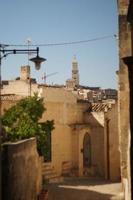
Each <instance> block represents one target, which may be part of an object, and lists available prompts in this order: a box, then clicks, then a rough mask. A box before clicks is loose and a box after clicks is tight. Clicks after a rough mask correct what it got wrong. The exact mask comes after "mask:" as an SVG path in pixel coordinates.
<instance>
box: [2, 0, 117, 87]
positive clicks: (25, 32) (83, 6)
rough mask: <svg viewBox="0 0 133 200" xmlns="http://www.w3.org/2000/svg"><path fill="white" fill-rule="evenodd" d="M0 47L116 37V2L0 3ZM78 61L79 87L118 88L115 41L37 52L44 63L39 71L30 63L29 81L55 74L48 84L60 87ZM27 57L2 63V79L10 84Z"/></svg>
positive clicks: (12, 57) (13, 0) (30, 0)
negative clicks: (74, 63) (44, 75)
mask: <svg viewBox="0 0 133 200" xmlns="http://www.w3.org/2000/svg"><path fill="white" fill-rule="evenodd" d="M0 24H1V26H0V27H1V28H0V43H6V44H26V39H27V38H31V40H32V44H46V43H60V42H72V41H79V40H87V39H93V38H97V37H102V36H108V35H112V36H113V34H117V1H116V0H0ZM13 48H14V47H13ZM74 55H76V57H77V61H78V64H79V71H80V84H82V85H87V86H100V87H102V88H109V87H111V88H116V87H117V81H116V73H115V72H116V70H117V69H118V52H117V41H116V39H115V38H114V37H111V38H108V39H105V40H99V41H93V42H88V43H83V44H76V45H66V46H50V47H40V56H42V57H45V58H46V59H47V61H46V63H44V64H42V68H41V70H40V71H35V70H34V66H33V64H32V63H31V66H32V68H31V73H32V76H33V77H35V78H37V80H38V81H42V80H41V77H42V76H43V73H44V72H46V73H47V74H50V73H54V72H58V73H57V74H55V75H53V76H51V77H48V78H47V83H52V82H53V83H57V84H64V83H65V80H66V79H68V78H70V77H71V62H72V59H73V56H74ZM27 63H28V61H27V55H25V56H23V55H10V56H8V58H6V59H4V60H2V79H14V78H15V77H17V76H18V75H19V71H20V66H21V65H25V64H27Z"/></svg>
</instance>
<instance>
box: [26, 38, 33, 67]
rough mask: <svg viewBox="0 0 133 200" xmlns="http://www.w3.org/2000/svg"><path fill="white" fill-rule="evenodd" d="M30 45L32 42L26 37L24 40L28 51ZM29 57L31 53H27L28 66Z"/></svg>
mask: <svg viewBox="0 0 133 200" xmlns="http://www.w3.org/2000/svg"><path fill="white" fill-rule="evenodd" d="M31 43H32V40H31V38H30V37H28V38H27V39H26V44H27V48H28V50H29V46H30V45H31ZM30 55H31V53H28V65H29V59H30Z"/></svg>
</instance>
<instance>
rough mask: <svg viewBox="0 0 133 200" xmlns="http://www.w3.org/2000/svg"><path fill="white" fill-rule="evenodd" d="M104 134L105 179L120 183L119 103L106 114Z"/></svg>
mask: <svg viewBox="0 0 133 200" xmlns="http://www.w3.org/2000/svg"><path fill="white" fill-rule="evenodd" d="M104 134H105V136H104V147H105V148H104V150H105V177H106V178H107V179H110V180H112V181H120V152H119V135H118V104H117V103H116V104H114V105H112V108H111V109H109V110H108V111H107V112H106V113H105V126H104ZM107 140H108V141H107ZM107 152H108V153H107ZM107 162H109V163H107ZM108 165H109V166H108Z"/></svg>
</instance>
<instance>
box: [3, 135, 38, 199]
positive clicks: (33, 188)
mask: <svg viewBox="0 0 133 200" xmlns="http://www.w3.org/2000/svg"><path fill="white" fill-rule="evenodd" d="M2 148H3V152H2V181H3V182H2V191H3V193H2V194H3V196H2V199H3V200H36V199H37V195H38V194H39V193H40V190H41V186H42V174H41V159H40V158H39V156H38V153H37V151H36V140H35V139H34V138H31V139H28V140H24V141H20V142H16V143H7V144H4V145H3V147H2Z"/></svg>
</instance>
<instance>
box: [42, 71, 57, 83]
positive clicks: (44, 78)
mask: <svg viewBox="0 0 133 200" xmlns="http://www.w3.org/2000/svg"><path fill="white" fill-rule="evenodd" d="M55 74H58V72H53V73H51V74H48V75H46V73H45V72H44V75H43V77H42V79H43V80H44V84H46V79H47V77H49V76H53V75H55Z"/></svg>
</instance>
